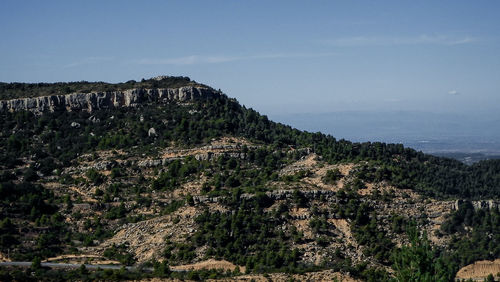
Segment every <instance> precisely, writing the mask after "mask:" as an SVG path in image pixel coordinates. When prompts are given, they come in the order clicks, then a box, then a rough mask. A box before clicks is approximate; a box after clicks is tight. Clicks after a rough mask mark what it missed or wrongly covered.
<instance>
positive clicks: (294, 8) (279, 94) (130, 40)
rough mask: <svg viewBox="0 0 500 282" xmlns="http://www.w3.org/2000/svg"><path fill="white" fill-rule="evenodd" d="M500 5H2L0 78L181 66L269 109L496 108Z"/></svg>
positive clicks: (141, 74)
mask: <svg viewBox="0 0 500 282" xmlns="http://www.w3.org/2000/svg"><path fill="white" fill-rule="evenodd" d="M499 12H500V1H481V0H478V1H459V0H453V1H404V0H398V1H89V0H87V1H10V0H2V1H1V2H0V36H1V38H2V39H1V40H0V62H1V63H0V81H4V82H13V81H23V82H40V81H48V82H55V81H77V80H88V81H96V80H99V81H109V82H119V81H127V80H130V79H136V80H139V79H141V78H148V77H152V76H156V75H160V74H166V75H184V76H189V77H191V78H192V79H194V80H196V81H199V82H202V83H206V84H209V85H211V86H213V87H215V88H220V89H222V90H223V91H224V92H225V93H227V94H228V95H229V96H231V97H236V98H237V99H238V100H239V101H240V102H242V103H243V104H245V105H246V106H248V107H252V108H255V109H257V110H259V111H260V112H262V113H264V114H269V115H273V114H290V113H315V112H333V111H365V110H375V111H431V112H437V113H448V112H450V113H487V114H490V115H496V116H499V114H498V113H499V110H500V98H499V97H500V96H499V95H500V17H499V16H498V14H499Z"/></svg>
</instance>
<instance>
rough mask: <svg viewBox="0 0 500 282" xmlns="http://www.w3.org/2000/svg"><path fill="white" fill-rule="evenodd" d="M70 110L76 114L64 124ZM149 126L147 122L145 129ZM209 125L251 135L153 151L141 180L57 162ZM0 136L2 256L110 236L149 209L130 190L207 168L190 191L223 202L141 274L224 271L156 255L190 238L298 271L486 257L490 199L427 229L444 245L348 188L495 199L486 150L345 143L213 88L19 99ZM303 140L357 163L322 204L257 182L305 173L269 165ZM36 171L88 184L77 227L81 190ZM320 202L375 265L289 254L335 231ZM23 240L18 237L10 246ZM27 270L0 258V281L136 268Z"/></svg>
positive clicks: (98, 87)
mask: <svg viewBox="0 0 500 282" xmlns="http://www.w3.org/2000/svg"><path fill="white" fill-rule="evenodd" d="M192 84H195V82H191V81H190V80H189V79H188V78H183V77H171V78H167V79H163V80H154V79H150V80H143V81H141V82H135V81H129V82H126V83H119V84H108V83H100V82H99V83H89V82H75V83H55V84H45V83H39V84H21V83H10V84H5V83H4V84H0V98H2V99H7V98H15V97H26V96H38V95H49V94H65V93H71V92H89V91H110V90H123V89H128V88H137V87H142V88H153V87H179V86H184V85H192ZM73 122H75V123H77V124H78V125H79V126H72V123H73ZM150 128H154V129H155V132H156V133H157V134H156V135H151V136H150V135H148V131H149V129H150ZM223 136H234V137H244V138H246V139H247V140H250V141H252V142H253V143H254V144H258V145H259V146H255V147H247V146H246V145H241V152H242V153H243V154H245V158H244V159H242V158H234V157H228V156H220V157H218V158H216V159H213V160H211V161H207V160H198V159H196V158H194V157H192V156H190V157H185V158H182V159H177V160H174V161H171V162H169V163H165V164H162V166H161V168H160V169H159V170H157V171H155V177H154V178H151V179H145V178H144V177H143V176H142V175H140V169H139V168H138V167H137V165H133V164H130V163H122V164H117V163H116V162H114V161H111V162H110V163H109V164H108V165H109V166H110V167H109V170H110V174H109V175H104V174H102V173H100V172H99V170H97V169H94V168H90V169H88V170H86V172H85V173H84V174H83V176H82V177H80V178H73V177H71V176H70V175H68V174H65V173H64V169H65V168H67V167H70V166H71V165H73V164H75V163H76V162H77V160H79V158H82V155H84V154H90V155H91V156H90V157H87V158H90V159H91V160H93V159H97V156H95V152H96V150H109V151H112V152H113V154H118V153H117V151H119V150H120V149H126V150H127V152H128V153H130V154H133V155H134V156H141V157H149V156H156V155H157V154H158V150H159V148H165V147H168V146H172V145H175V146H177V147H183V148H189V147H193V146H195V145H199V144H206V143H208V142H209V141H210V140H212V139H213V138H217V137H223ZM0 148H1V149H2V153H1V154H0V205H1V206H0V251H1V252H2V253H6V252H10V253H11V254H12V255H11V258H13V259H16V260H40V259H43V258H47V257H51V256H55V255H58V254H62V253H68V252H70V253H76V252H77V248H78V247H88V246H93V245H96V244H98V243H100V242H102V241H103V240H104V239H106V238H109V237H110V236H112V235H113V230H112V228H111V226H113V227H116V226H121V225H124V224H126V223H132V222H139V221H142V220H144V219H147V218H149V217H148V216H150V215H146V216H145V215H137V216H136V215H134V214H133V212H131V211H133V210H134V209H135V208H139V207H141V208H142V207H149V206H151V205H152V199H151V198H148V197H144V193H153V192H155V191H160V192H171V191H175V190H176V189H178V188H179V187H181V185H183V184H185V183H186V182H188V181H192V180H193V179H200V178H202V176H203V177H204V178H205V179H207V180H206V181H205V182H204V183H203V186H202V188H201V193H202V195H205V196H210V197H220V203H221V204H222V205H223V206H224V208H225V209H227V212H224V211H218V212H213V211H209V209H208V208H207V209H205V211H204V212H203V213H202V214H201V215H198V216H197V217H196V218H195V220H194V221H195V223H196V225H197V229H196V231H195V232H194V233H193V234H192V235H191V236H190V237H189V238H188V240H187V241H186V242H185V243H178V242H170V241H167V244H166V245H167V247H166V248H165V250H164V251H163V257H164V258H165V261H164V262H163V263H158V262H151V265H149V266H148V267H151V268H152V269H153V270H152V271H153V272H152V274H151V275H153V276H157V277H174V278H175V277H177V278H188V279H189V278H195V279H205V278H208V277H223V276H228V275H233V274H231V273H221V272H216V271H212V272H189V273H187V274H178V273H173V272H171V271H170V270H169V268H168V265H169V264H173V263H179V262H189V261H192V260H193V259H194V258H195V257H196V250H199V249H200V247H202V246H206V252H205V254H204V255H205V256H206V257H207V258H209V257H215V258H221V259H226V260H229V261H231V262H233V263H235V264H237V265H241V266H245V267H246V269H247V272H257V273H267V272H276V271H285V272H289V273H301V272H304V271H310V270H316V269H334V270H337V271H343V272H349V273H351V275H353V276H355V277H358V278H361V279H364V280H369V281H385V280H388V279H389V276H390V275H389V273H387V272H386V271H385V270H383V267H392V268H393V269H394V270H395V275H396V277H397V278H399V279H400V280H404V281H412V280H415V281H447V280H450V279H452V277H453V276H454V274H455V272H456V271H457V270H458V267H461V266H463V265H466V264H468V263H470V262H472V261H475V260H479V259H493V258H498V257H500V247H498V246H500V237H499V234H500V230H499V226H500V215H499V212H498V210H495V209H493V210H474V208H473V207H472V205H471V204H470V202H467V201H466V202H465V203H464V204H462V205H461V206H460V208H459V210H458V211H456V212H455V213H453V214H452V215H451V216H450V218H449V219H448V221H447V222H445V223H444V224H443V225H442V229H441V230H440V231H439V232H440V235H444V236H451V237H452V240H451V245H450V247H449V251H445V250H442V249H438V248H433V247H432V246H431V245H430V243H429V241H428V240H427V238H426V235H425V234H420V233H419V232H418V231H416V226H422V225H423V223H420V222H408V220H407V218H406V217H404V216H401V215H391V217H390V218H389V219H385V221H384V220H381V219H379V217H378V214H377V210H376V208H375V204H374V203H377V202H384V201H385V202H390V201H391V199H392V198H391V197H392V196H391V195H390V193H385V194H373V195H371V196H366V197H361V196H360V195H359V194H358V193H357V191H358V190H360V189H364V188H365V184H366V183H376V182H383V183H388V184H391V185H394V186H396V187H399V188H409V189H413V190H414V191H417V192H419V193H421V194H423V195H425V196H427V197H434V198H441V199H442V198H447V199H450V198H465V199H477V198H500V160H491V161H482V162H479V163H477V164H474V165H471V166H468V165H465V164H463V163H461V162H458V161H455V160H451V159H447V158H439V157H434V156H430V155H425V154H423V153H421V152H417V151H415V150H413V149H409V148H405V147H404V146H402V145H400V144H384V143H378V142H376V143H370V142H367V143H352V142H349V141H346V140H337V139H335V138H334V137H332V136H329V135H324V134H321V133H309V132H303V131H299V130H296V129H293V128H291V127H289V126H286V125H282V124H278V123H274V122H272V121H270V120H269V119H268V118H267V117H266V116H263V115H260V114H259V113H257V112H256V111H254V110H252V109H247V108H245V107H243V106H241V105H239V104H238V103H237V101H235V100H234V99H230V98H228V97H226V96H224V95H221V96H216V97H214V98H213V99H211V100H207V101H203V102H194V103H192V104H186V105H178V104H165V105H162V106H161V107H154V106H151V105H143V106H140V107H137V108H120V109H109V110H102V111H97V112H94V113H92V114H90V113H87V112H66V111H63V112H55V113H46V114H44V115H42V116H35V115H33V114H32V113H30V112H16V113H10V112H2V113H0ZM311 151H312V152H315V153H316V154H317V155H319V156H320V157H321V158H322V160H324V161H326V163H328V164H338V163H345V162H355V163H358V164H363V165H360V167H359V168H358V169H357V170H356V171H355V172H354V173H353V175H349V177H351V178H352V181H351V182H350V183H349V185H347V186H346V187H344V189H342V190H340V191H338V192H337V193H336V195H335V196H336V199H337V202H336V204H334V205H331V206H328V207H323V206H320V205H319V204H318V203H314V202H312V201H311V200H310V199H307V198H306V197H305V196H304V195H303V194H302V192H301V191H299V189H295V190H294V192H293V196H292V198H290V199H287V201H286V204H282V205H275V206H273V205H274V204H275V202H276V201H274V200H272V199H271V198H270V197H268V196H267V195H266V194H265V192H268V191H272V190H273V189H275V187H271V186H268V185H266V184H268V183H270V182H271V181H282V182H284V183H286V184H294V183H297V182H299V181H300V180H301V179H303V178H305V177H307V176H308V175H309V172H308V171H306V170H302V171H298V172H296V173H294V174H290V175H279V174H278V171H279V170H280V169H281V168H283V167H284V166H285V165H287V164H289V163H291V162H294V161H296V160H299V159H300V158H301V157H304V156H305V155H307V154H308V153H309V152H311ZM47 177H50V178H52V179H55V180H56V181H58V182H59V183H61V184H65V185H80V184H81V186H85V185H87V186H96V187H99V188H97V189H95V192H92V193H94V195H93V196H94V199H95V203H92V205H90V204H88V208H89V209H92V210H93V211H95V212H99V214H100V216H97V215H96V216H94V217H92V218H86V219H85V221H84V222H83V226H81V227H79V231H77V230H71V229H69V228H68V227H67V225H66V224H64V220H65V219H66V218H75V219H79V218H81V217H82V215H81V214H80V213H79V211H75V209H73V207H74V205H78V204H82V205H83V201H82V199H81V198H80V199H73V200H72V199H71V197H69V195H64V194H63V195H54V193H53V192H51V190H48V189H45V188H44V187H43V186H42V185H40V181H42V180H43V179H45V178H47ZM343 177H348V176H346V175H342V173H341V172H340V170H338V169H333V170H328V171H326V174H325V176H324V177H323V178H322V179H321V181H322V182H323V183H325V184H335V183H336V182H337V181H339V180H340V179H342V178H343ZM132 178H133V181H127V180H130V179H132ZM131 182H133V184H131ZM290 187H293V185H291V186H290ZM244 193H246V194H247V195H246V196H245V197H243V196H242V195H243V194H244ZM248 194H250V195H251V196H248ZM150 195H151V194H150ZM73 201H75V202H73ZM131 202H133V204H130V203H131ZM196 204H198V203H196ZM156 205H157V207H159V208H158V209H157V210H156V212H157V214H158V215H171V214H173V213H175V212H176V211H177V210H178V209H180V208H183V207H186V206H193V205H195V199H194V198H193V196H192V195H190V194H189V193H188V194H186V195H183V196H182V198H179V199H170V200H168V201H163V202H161V203H156ZM202 206H203V205H202ZM292 207H294V208H297V209H298V208H304V207H306V208H308V209H310V210H311V211H312V218H311V219H310V220H308V222H307V226H308V228H310V229H311V230H312V232H313V234H314V240H310V242H305V239H304V235H303V233H301V232H300V231H298V230H297V229H296V228H291V227H289V226H288V227H286V222H287V220H289V219H290V214H289V210H290V208H292ZM332 215H334V216H335V218H336V219H343V220H346V222H349V223H350V228H351V230H352V233H353V237H354V238H355V240H356V242H357V243H358V244H359V245H360V246H361V248H362V252H363V254H364V255H365V256H366V257H370V258H373V263H374V265H376V267H373V265H368V264H367V263H358V264H355V263H353V262H352V261H351V260H350V258H347V257H345V256H344V254H343V253H342V252H341V251H340V250H336V251H333V252H332V253H330V254H328V255H329V258H330V260H328V261H324V262H322V263H321V264H320V265H315V266H314V265H312V264H306V263H301V262H300V258H301V256H303V255H304V254H303V253H302V251H300V250H299V248H298V247H297V245H299V244H304V243H311V244H314V245H315V246H318V247H325V246H329V245H330V244H331V243H332V242H334V241H335V240H336V238H335V230H334V228H333V227H332V226H331V224H330V223H329V222H328V219H329V218H331V216H332ZM174 222H175V219H174ZM381 224H385V225H387V226H386V227H387V228H385V227H384V226H381ZM470 230H472V231H471V232H469V231H470ZM405 233H408V236H407V237H405V238H409V241H410V244H409V245H408V246H404V247H402V248H398V247H396V244H395V243H394V242H393V239H394V236H403V237H404V236H405V235H403V234H405ZM167 240H168V239H167ZM24 242H32V243H31V244H27V245H23V243H24ZM350 247H352V246H350ZM104 256H105V257H107V258H108V259H114V260H118V261H120V262H121V263H122V264H126V265H132V264H134V263H135V262H136V258H135V257H134V256H133V255H132V254H130V253H128V252H127V246H126V245H113V246H111V247H109V248H107V249H105V250H104ZM417 270H418V271H417ZM30 271H33V272H34V273H35V276H34V277H35V278H33V276H32V275H31V274H29V273H28V272H23V271H13V272H9V271H4V270H0V280H12V279H14V280H26V279H35V280H36V277H52V276H51V275H54V277H56V278H54V280H57V279H58V278H57V277H58V275H63V278H61V279H90V280H92V279H103V280H109V279H125V278H130V279H134V278H137V277H139V274H137V275H136V274H134V273H133V272H132V273H128V274H126V272H125V271H124V270H121V271H96V272H89V271H88V270H86V269H80V270H78V271H68V272H66V273H64V274H61V273H57V272H53V271H51V270H47V269H43V268H40V267H37V266H36V265H35V266H34V267H33V269H31V270H30ZM37 275H38V276H37ZM147 275H150V274H147ZM147 275H146V276H147ZM59 278H60V277H59Z"/></svg>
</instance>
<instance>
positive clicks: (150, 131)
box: [148, 127, 156, 137]
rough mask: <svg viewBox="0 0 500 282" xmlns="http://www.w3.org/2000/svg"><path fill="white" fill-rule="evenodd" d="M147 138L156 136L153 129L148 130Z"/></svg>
mask: <svg viewBox="0 0 500 282" xmlns="http://www.w3.org/2000/svg"><path fill="white" fill-rule="evenodd" d="M148 136H149V137H154V136H156V130H155V129H154V127H151V128H150V129H149V130H148Z"/></svg>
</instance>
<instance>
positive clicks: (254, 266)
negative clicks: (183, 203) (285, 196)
mask: <svg viewBox="0 0 500 282" xmlns="http://www.w3.org/2000/svg"><path fill="white" fill-rule="evenodd" d="M228 200H229V199H228ZM271 204H272V201H270V199H269V198H267V197H266V196H265V194H260V195H259V194H257V195H255V197H253V198H252V199H249V200H246V199H239V197H236V198H234V199H232V200H229V201H228V202H227V205H228V206H231V207H233V208H234V210H235V212H234V213H220V212H216V213H209V212H208V211H205V212H204V213H203V214H201V215H200V216H198V217H197V218H196V223H197V224H198V226H199V228H198V230H197V232H196V233H195V234H194V236H193V238H192V241H194V243H195V244H196V245H197V246H201V245H207V246H208V247H210V249H211V251H210V253H211V254H212V255H215V256H219V257H223V258H225V259H227V260H229V261H233V262H235V263H236V264H238V265H246V267H247V269H248V271H250V270H253V271H255V272H266V271H270V270H273V269H287V270H289V271H290V270H292V269H296V268H297V267H299V265H298V260H299V257H300V252H299V251H298V250H297V249H292V248H291V247H290V246H289V245H288V243H287V239H286V238H287V237H288V236H286V235H285V234H281V235H280V232H278V230H276V226H278V225H280V219H279V217H275V216H271V215H269V214H266V213H265V212H264V211H263V209H264V208H266V207H268V206H270V205H271ZM283 235H285V237H283Z"/></svg>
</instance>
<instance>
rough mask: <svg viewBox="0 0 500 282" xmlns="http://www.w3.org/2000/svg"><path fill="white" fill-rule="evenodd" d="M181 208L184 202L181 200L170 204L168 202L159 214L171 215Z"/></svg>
mask: <svg viewBox="0 0 500 282" xmlns="http://www.w3.org/2000/svg"><path fill="white" fill-rule="evenodd" d="M182 206H184V201H183V200H178V201H176V200H173V201H172V202H170V203H169V204H167V205H166V206H165V207H164V208H163V210H162V211H161V214H162V215H166V214H171V213H173V212H175V211H176V210H178V209H179V208H181V207H182Z"/></svg>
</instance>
